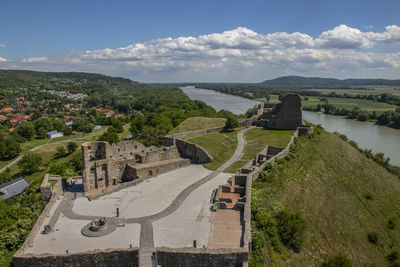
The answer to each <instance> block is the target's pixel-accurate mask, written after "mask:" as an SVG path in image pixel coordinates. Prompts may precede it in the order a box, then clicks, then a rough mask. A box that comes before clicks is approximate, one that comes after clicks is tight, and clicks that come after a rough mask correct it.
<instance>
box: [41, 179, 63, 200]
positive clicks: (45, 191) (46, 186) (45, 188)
mask: <svg viewBox="0 0 400 267" xmlns="http://www.w3.org/2000/svg"><path fill="white" fill-rule="evenodd" d="M50 181H56V183H55V184H54V186H53V187H52V186H51V183H50ZM61 191H62V184H61V176H60V175H52V174H49V173H46V174H45V175H44V178H43V181H42V184H41V185H40V195H41V197H42V201H49V200H50V198H51V196H52V194H53V192H55V193H56V194H59V193H61Z"/></svg>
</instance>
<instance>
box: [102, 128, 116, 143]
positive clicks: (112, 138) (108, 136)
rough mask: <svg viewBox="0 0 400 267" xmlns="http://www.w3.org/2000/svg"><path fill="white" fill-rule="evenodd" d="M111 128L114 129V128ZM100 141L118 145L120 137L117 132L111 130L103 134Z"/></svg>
mask: <svg viewBox="0 0 400 267" xmlns="http://www.w3.org/2000/svg"><path fill="white" fill-rule="evenodd" d="M110 128H113V127H112V126H111V127H110ZM99 141H106V142H109V143H110V144H112V143H118V142H119V136H118V134H117V133H116V131H115V130H111V131H108V130H107V132H105V133H103V134H102V135H101V136H100V137H99Z"/></svg>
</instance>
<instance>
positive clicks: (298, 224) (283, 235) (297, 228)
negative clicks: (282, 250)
mask: <svg viewBox="0 0 400 267" xmlns="http://www.w3.org/2000/svg"><path fill="white" fill-rule="evenodd" d="M276 219H277V222H278V233H279V238H280V240H281V241H282V243H283V244H284V245H285V246H286V247H288V248H292V249H293V250H294V251H296V252H298V251H300V249H301V247H302V246H303V244H304V241H305V237H306V235H305V234H306V221H305V220H304V219H303V218H302V217H301V216H300V214H293V213H289V212H288V211H285V210H283V211H280V212H279V213H278V214H277V215H276Z"/></svg>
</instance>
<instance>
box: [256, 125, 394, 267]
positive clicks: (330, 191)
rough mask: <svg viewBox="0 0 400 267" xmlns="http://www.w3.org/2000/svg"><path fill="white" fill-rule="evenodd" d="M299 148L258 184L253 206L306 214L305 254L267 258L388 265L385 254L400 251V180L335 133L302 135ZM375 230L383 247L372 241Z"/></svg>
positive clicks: (301, 263)
mask: <svg viewBox="0 0 400 267" xmlns="http://www.w3.org/2000/svg"><path fill="white" fill-rule="evenodd" d="M297 149H298V152H297V154H298V156H297V158H295V159H292V160H290V161H287V162H284V163H282V165H280V166H281V167H280V168H275V169H276V171H275V172H271V174H270V175H269V177H268V179H267V180H268V182H261V181H259V180H257V181H256V183H255V184H254V187H253V192H254V193H253V200H254V201H253V203H252V204H253V205H257V207H259V208H261V209H263V210H265V211H266V212H267V213H269V214H272V213H273V212H274V211H275V212H276V210H280V209H282V207H285V208H286V209H289V210H291V211H294V212H300V213H301V214H302V216H303V217H304V218H305V219H306V221H307V224H308V227H307V239H306V242H305V244H304V247H303V249H302V250H301V251H300V253H294V252H292V251H286V252H283V254H286V255H287V257H288V259H287V260H284V258H285V257H284V256H283V257H280V260H278V259H277V258H279V257H273V258H275V260H272V259H271V257H270V256H267V262H268V265H274V264H278V265H290V266H293V265H296V266H315V265H319V264H320V262H321V261H322V260H323V259H325V258H326V257H328V256H331V255H335V254H339V253H342V254H345V255H346V256H347V257H349V258H350V259H351V261H352V262H353V265H354V266H363V265H366V264H368V266H386V264H387V263H386V260H385V256H386V255H387V254H388V253H389V252H391V251H393V250H397V251H400V225H399V224H400V180H399V179H398V178H397V177H395V176H393V175H391V174H390V173H388V172H387V171H386V170H385V169H384V168H382V167H380V166H379V165H377V164H376V163H374V162H373V161H372V160H369V159H367V158H366V157H365V156H364V155H362V154H361V153H359V152H358V151H357V150H356V149H354V148H353V147H352V146H350V145H349V144H347V143H345V142H343V141H342V140H341V139H339V138H338V137H336V136H335V135H333V134H329V133H325V132H324V133H322V135H321V136H316V137H315V138H314V139H311V140H310V139H308V138H300V139H299V142H298V145H297ZM368 194H370V195H371V196H372V200H367V198H366V195H368ZM389 219H394V220H395V222H396V224H397V226H396V228H395V229H394V230H389V229H388V227H387V224H388V220H389ZM372 231H375V232H376V233H377V234H378V236H379V241H378V245H373V244H371V243H369V242H368V241H367V234H368V233H369V232H372ZM266 250H267V251H268V249H266ZM267 254H268V253H267ZM269 255H271V254H269ZM275 256H276V254H275ZM278 262H279V263H280V264H279V263H278Z"/></svg>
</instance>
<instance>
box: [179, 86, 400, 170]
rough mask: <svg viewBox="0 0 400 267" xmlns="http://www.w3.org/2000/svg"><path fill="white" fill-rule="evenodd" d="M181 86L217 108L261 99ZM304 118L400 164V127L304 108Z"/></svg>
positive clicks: (239, 108) (238, 109) (244, 106)
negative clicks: (393, 127)
mask: <svg viewBox="0 0 400 267" xmlns="http://www.w3.org/2000/svg"><path fill="white" fill-rule="evenodd" d="M181 89H182V90H183V92H184V93H185V94H187V95H188V96H189V97H190V98H191V99H194V100H201V101H203V102H205V103H207V104H208V105H210V106H212V107H213V108H215V109H216V110H217V111H219V110H221V109H225V110H229V111H232V112H233V113H235V114H241V113H245V112H246V111H247V110H248V109H249V108H252V107H254V105H257V104H258V103H259V102H257V101H253V100H250V99H246V98H242V97H238V96H233V95H226V94H222V93H219V92H216V91H213V90H206V89H200V88H194V87H193V86H186V87H181ZM303 119H304V120H306V121H309V122H311V123H314V124H321V125H322V127H324V128H325V129H326V130H327V131H330V132H334V131H338V132H339V133H342V134H345V135H346V136H347V137H348V138H349V139H351V140H354V141H356V142H357V144H358V145H359V146H360V147H361V148H368V149H372V151H374V152H375V153H377V152H381V153H384V154H385V156H386V157H389V158H390V163H391V164H394V165H398V166H400V130H395V129H392V128H389V127H384V126H378V125H375V124H373V123H370V122H360V121H355V120H348V119H345V118H343V117H338V116H332V115H326V114H322V113H316V112H311V111H303Z"/></svg>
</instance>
